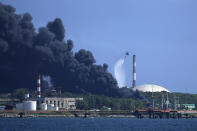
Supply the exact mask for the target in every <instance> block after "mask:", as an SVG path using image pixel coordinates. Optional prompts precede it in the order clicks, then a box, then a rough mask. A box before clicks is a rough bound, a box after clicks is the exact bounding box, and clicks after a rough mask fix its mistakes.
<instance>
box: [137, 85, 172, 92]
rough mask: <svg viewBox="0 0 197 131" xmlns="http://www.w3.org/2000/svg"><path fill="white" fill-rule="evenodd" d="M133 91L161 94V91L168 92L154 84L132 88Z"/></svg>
mask: <svg viewBox="0 0 197 131" xmlns="http://www.w3.org/2000/svg"><path fill="white" fill-rule="evenodd" d="M133 90H134V91H135V90H138V91H142V92H162V91H166V92H170V91H169V90H167V89H166V88H164V87H162V86H158V85H154V84H145V85H140V86H136V87H134V88H133Z"/></svg>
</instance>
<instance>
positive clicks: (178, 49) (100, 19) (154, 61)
mask: <svg viewBox="0 0 197 131" xmlns="http://www.w3.org/2000/svg"><path fill="white" fill-rule="evenodd" d="M0 1H2V3H4V4H10V5H12V6H14V7H15V8H16V10H17V13H24V12H29V13H30V14H31V15H32V17H33V23H34V25H35V27H36V28H38V27H41V26H45V25H46V24H47V22H48V21H52V20H53V19H54V18H56V17H59V18H61V19H62V21H63V23H64V26H65V29H66V39H72V40H73V41H74V44H75V49H74V51H77V50H79V49H81V48H84V49H87V50H90V51H92V52H93V54H94V56H95V59H96V60H97V63H98V64H103V63H107V64H108V65H109V71H110V72H111V73H113V68H114V64H115V62H116V61H117V60H118V59H119V58H122V57H124V54H125V52H126V51H129V52H131V54H136V56H137V85H141V84H147V83H153V84H157V85H160V86H164V87H165V88H167V89H169V90H170V91H177V92H190V93H197V89H196V88H197V77H196V76H197V60H196V57H197V51H196V49H197V8H196V5H197V1H196V0H97V1H96V0H0ZM124 67H125V70H126V75H127V76H126V79H127V80H126V81H127V85H128V86H131V80H132V56H129V57H128V58H127V59H126V61H125V64H124Z"/></svg>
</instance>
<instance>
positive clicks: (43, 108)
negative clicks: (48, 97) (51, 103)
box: [41, 103, 47, 111]
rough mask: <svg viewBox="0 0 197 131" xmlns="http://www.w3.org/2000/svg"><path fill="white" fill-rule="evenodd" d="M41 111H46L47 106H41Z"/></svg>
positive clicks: (44, 104)
mask: <svg viewBox="0 0 197 131" xmlns="http://www.w3.org/2000/svg"><path fill="white" fill-rule="evenodd" d="M41 110H43V111H46V110H47V104H46V103H42V104H41Z"/></svg>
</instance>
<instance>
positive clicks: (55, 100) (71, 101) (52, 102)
mask: <svg viewBox="0 0 197 131" xmlns="http://www.w3.org/2000/svg"><path fill="white" fill-rule="evenodd" d="M29 100H34V101H37V106H38V107H40V108H41V109H42V107H41V106H42V104H43V103H44V104H47V108H48V109H47V110H50V111H52V110H55V107H58V110H74V109H76V101H77V100H83V98H63V97H44V98H30V99H29Z"/></svg>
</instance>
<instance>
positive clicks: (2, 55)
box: [0, 3, 133, 97]
mask: <svg viewBox="0 0 197 131" xmlns="http://www.w3.org/2000/svg"><path fill="white" fill-rule="evenodd" d="M65 32H66V31H65V29H64V26H63V23H62V21H61V19H59V18H56V19H55V20H54V21H50V22H49V23H48V24H47V25H46V27H41V28H39V30H38V32H35V29H34V26H33V24H32V17H31V15H30V14H28V13H25V14H16V13H15V9H14V8H13V7H11V6H8V5H3V4H2V3H0V60H1V62H0V88H1V89H0V91H1V92H12V91H13V90H14V89H16V88H28V89H30V90H35V89H36V76H37V74H39V73H40V74H42V75H46V76H50V77H51V80H52V83H53V85H54V86H55V87H61V89H62V91H70V92H75V93H83V92H91V93H93V94H103V95H107V96H116V97H122V96H124V97H131V96H132V95H133V92H132V91H131V90H129V89H124V90H123V89H119V88H118V87H117V82H116V80H115V79H114V77H113V76H112V75H111V74H110V73H109V72H108V65H107V64H103V65H96V64H95V62H96V60H95V58H94V56H93V54H92V53H91V52H90V51H87V50H84V49H81V50H79V51H78V52H76V53H74V52H73V51H72V49H73V47H74V44H73V41H72V40H67V41H65Z"/></svg>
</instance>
